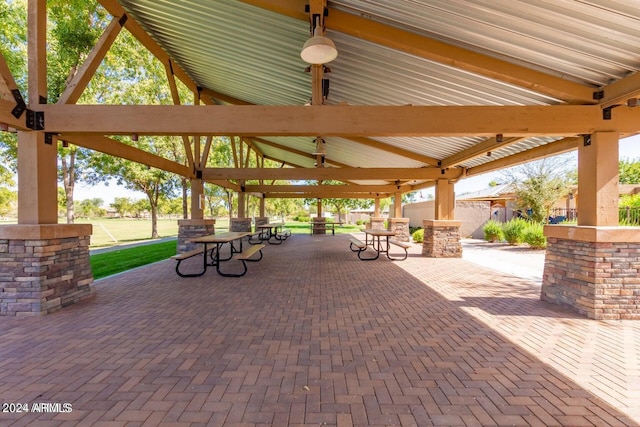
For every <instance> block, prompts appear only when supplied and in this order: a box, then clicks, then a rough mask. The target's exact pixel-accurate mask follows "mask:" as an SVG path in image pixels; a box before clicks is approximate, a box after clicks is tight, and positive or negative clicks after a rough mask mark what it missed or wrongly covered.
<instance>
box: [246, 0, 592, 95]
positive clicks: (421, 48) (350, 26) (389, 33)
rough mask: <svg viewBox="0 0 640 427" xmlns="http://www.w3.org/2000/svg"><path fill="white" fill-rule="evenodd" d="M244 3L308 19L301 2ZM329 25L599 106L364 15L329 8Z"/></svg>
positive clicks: (573, 86)
mask: <svg viewBox="0 0 640 427" xmlns="http://www.w3.org/2000/svg"><path fill="white" fill-rule="evenodd" d="M242 1H243V2H244V3H247V4H251V5H253V6H257V7H260V8H263V9H267V10H271V11H273V12H277V13H281V14H283V15H287V16H290V17H292V18H296V19H302V20H306V19H307V18H308V16H307V15H306V14H305V13H304V9H303V10H302V13H301V11H300V9H301V7H300V6H301V3H300V2H299V1H294V0H242ZM325 25H326V28H327V29H329V30H333V31H338V32H341V33H344V34H348V35H350V36H353V37H357V38H360V39H363V40H367V41H369V42H372V43H377V44H380V45H382V46H386V47H389V48H391V49H396V50H399V51H402V52H406V53H409V54H411V55H415V56H418V57H421V58H425V59H428V60H431V61H435V62H439V63H442V64H446V65H450V66H452V67H455V68H460V69H462V70H466V71H470V72H472V73H475V74H479V75H482V76H486V77H489V78H492V79H496V80H500V81H503V82H506V83H509V84H513V85H517V86H520V87H523V88H526V89H529V90H532V91H534V92H538V93H543V94H545V95H548V96H551V97H554V98H557V99H561V100H565V101H567V102H569V103H572V104H595V102H596V101H595V100H594V99H593V92H594V88H593V87H590V86H586V85H581V84H579V83H575V82H572V81H569V80H566V79H562V78H560V77H556V76H553V75H550V74H545V73H542V72H540V71H536V70H532V69H529V68H526V67H524V66H521V65H516V64H513V63H510V62H507V61H504V60H501V59H497V58H493V57H490V56H487V55H482V54H479V53H478V52H474V51H472V50H469V49H465V48H462V47H458V46H454V45H450V44H447V43H444V42H441V41H438V40H435V39H430V38H428V37H425V36H422V35H420V34H416V33H414V32H410V31H406V30H402V29H400V28H397V27H394V26H392V25H389V24H385V23H382V22H377V21H373V20H371V19H367V18H366V17H364V16H361V15H355V14H352V13H348V12H345V11H342V10H339V9H335V8H331V7H329V16H328V17H327V19H326V23H325Z"/></svg>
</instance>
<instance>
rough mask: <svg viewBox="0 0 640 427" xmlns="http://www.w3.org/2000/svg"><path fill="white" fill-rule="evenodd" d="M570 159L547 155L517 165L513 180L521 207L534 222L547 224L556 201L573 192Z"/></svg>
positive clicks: (511, 177) (512, 175) (519, 206)
mask: <svg viewBox="0 0 640 427" xmlns="http://www.w3.org/2000/svg"><path fill="white" fill-rule="evenodd" d="M568 161H569V159H568V158H567V157H562V156H558V157H553V158H545V159H542V160H538V161H535V162H530V163H525V164H524V165H522V166H520V167H518V168H514V169H513V170H512V171H511V172H510V174H511V176H510V178H509V179H510V181H511V184H512V185H513V188H514V192H515V194H516V196H517V204H518V208H519V209H520V210H521V211H522V212H523V214H524V215H526V216H527V219H529V220H531V221H533V222H540V223H543V222H545V221H546V220H547V218H548V217H549V211H550V210H551V207H552V206H553V204H554V203H555V202H556V201H557V200H560V199H562V198H564V197H565V196H566V195H567V194H568V193H569V183H570V178H569V175H570V174H569V171H570V169H569V167H568Z"/></svg>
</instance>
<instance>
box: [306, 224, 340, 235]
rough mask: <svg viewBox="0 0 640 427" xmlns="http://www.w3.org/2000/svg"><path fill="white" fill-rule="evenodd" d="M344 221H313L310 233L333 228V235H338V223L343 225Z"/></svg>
mask: <svg viewBox="0 0 640 427" xmlns="http://www.w3.org/2000/svg"><path fill="white" fill-rule="evenodd" d="M342 224H343V223H342V222H331V221H330V222H324V221H311V222H310V224H309V225H310V227H309V230H310V234H316V233H315V232H318V231H324V232H326V231H327V230H331V234H332V235H334V236H335V235H336V225H338V226H341V225H342ZM322 234H324V233H322Z"/></svg>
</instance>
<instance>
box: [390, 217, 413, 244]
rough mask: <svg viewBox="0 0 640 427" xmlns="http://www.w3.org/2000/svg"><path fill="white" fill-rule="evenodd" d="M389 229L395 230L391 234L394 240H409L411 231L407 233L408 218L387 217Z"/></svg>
mask: <svg viewBox="0 0 640 427" xmlns="http://www.w3.org/2000/svg"><path fill="white" fill-rule="evenodd" d="M389 230H390V231H395V233H396V235H395V236H393V238H394V239H395V240H399V241H401V242H410V241H411V233H409V218H389Z"/></svg>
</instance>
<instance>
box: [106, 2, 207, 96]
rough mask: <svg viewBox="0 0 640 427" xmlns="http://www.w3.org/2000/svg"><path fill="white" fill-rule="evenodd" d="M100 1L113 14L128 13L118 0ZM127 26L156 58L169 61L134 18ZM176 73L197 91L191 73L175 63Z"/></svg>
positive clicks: (121, 14) (129, 20) (164, 61)
mask: <svg viewBox="0 0 640 427" xmlns="http://www.w3.org/2000/svg"><path fill="white" fill-rule="evenodd" d="M98 2H99V3H100V4H101V5H102V6H103V7H104V8H105V9H106V10H107V12H109V13H110V14H111V15H112V16H115V17H118V18H120V17H122V16H124V15H125V14H126V13H125V11H124V9H123V8H122V6H120V4H119V3H118V2H117V0H98ZM125 28H126V29H127V30H128V31H129V32H130V33H131V34H132V35H133V36H134V37H135V38H136V39H138V41H139V42H140V43H142V45H143V46H144V47H146V48H147V49H148V50H149V51H150V52H151V53H152V54H153V55H154V56H155V57H156V58H158V59H159V60H160V62H162V63H163V64H165V63H167V61H169V59H170V58H169V55H167V53H166V52H165V51H164V50H163V49H162V48H161V47H160V46H159V45H158V44H157V43H156V42H155V40H153V39H152V38H151V36H149V34H147V32H146V31H144V30H143V29H142V27H141V26H140V25H139V24H138V23H137V22H136V21H135V20H134V19H127V22H126V23H125ZM174 73H175V75H176V77H177V78H178V79H179V80H180V81H181V82H182V83H184V84H185V85H186V86H187V88H189V90H191V91H194V92H195V91H197V90H198V86H197V85H196V84H195V83H194V82H193V80H191V78H190V77H189V75H188V74H187V73H186V72H185V71H184V70H183V69H182V68H180V67H179V66H177V64H174Z"/></svg>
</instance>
